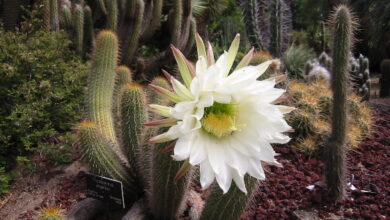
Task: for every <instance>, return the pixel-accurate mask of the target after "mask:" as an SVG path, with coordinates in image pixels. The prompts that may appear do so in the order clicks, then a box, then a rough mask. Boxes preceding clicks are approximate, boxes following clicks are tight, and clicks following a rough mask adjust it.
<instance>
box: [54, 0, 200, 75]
mask: <svg viewBox="0 0 390 220" xmlns="http://www.w3.org/2000/svg"><path fill="white" fill-rule="evenodd" d="M50 1H52V0H50ZM86 3H87V1H85V2H84V1H72V2H70V1H68V0H65V1H62V3H61V7H60V24H61V28H63V29H65V30H67V31H68V32H69V34H70V35H71V36H74V38H73V39H75V40H74V41H75V49H76V51H77V52H78V53H79V54H80V55H81V56H85V54H86V53H88V52H89V51H90V50H89V48H90V47H91V45H93V43H94V30H95V29H99V28H101V27H102V26H104V28H106V29H110V30H112V31H115V32H116V33H117V35H118V37H119V39H120V42H121V57H120V59H119V62H121V63H122V64H125V65H127V66H132V67H134V68H133V69H134V71H135V72H136V73H145V72H146V73H148V72H150V70H156V69H157V68H158V67H161V66H163V65H164V64H167V63H169V62H171V61H172V60H173V59H172V56H171V55H172V53H171V50H170V48H169V45H170V44H173V45H175V46H176V47H177V48H179V49H180V50H182V51H186V52H187V51H188V52H189V51H191V50H192V48H193V45H194V38H193V36H194V35H195V32H196V21H195V19H194V17H193V15H192V7H193V4H192V1H191V0H184V1H183V0H174V1H172V4H171V3H169V4H167V5H166V8H167V9H168V10H163V6H164V4H163V3H164V1H163V0H153V1H146V0H134V1H127V0H126V1H124V0H97V1H96V4H93V5H92V4H91V5H90V6H88V5H87V4H86ZM76 5H80V7H81V9H84V12H83V16H82V17H81V15H82V14H81V11H80V10H78V7H76ZM166 11H167V13H166V14H163V12H164V13H165V12H166ZM92 15H93V16H92ZM162 17H166V18H168V19H167V22H166V24H164V22H165V21H164V20H166V19H161V18H162ZM102 22H103V25H102V24H101V23H102ZM104 22H105V23H104ZM104 24H105V25H104ZM162 24H164V25H162ZM81 30H83V34H81V33H82V32H81ZM153 36H158V38H153ZM81 39H84V40H83V41H80V40H81ZM157 39H158V40H157ZM162 44H164V45H165V46H163V47H161V45H162ZM141 47H143V48H147V49H150V48H153V52H152V53H143V51H145V50H140V51H139V49H140V48H141ZM80 48H83V49H81V50H80ZM150 54H152V55H150Z"/></svg>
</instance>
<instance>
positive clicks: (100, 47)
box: [86, 31, 118, 144]
mask: <svg viewBox="0 0 390 220" xmlns="http://www.w3.org/2000/svg"><path fill="white" fill-rule="evenodd" d="M117 62H118V39H117V37H116V35H115V34H114V33H113V32H110V31H102V32H100V33H99V35H98V36H97V38H96V48H95V51H94V56H93V59H92V64H91V73H90V75H89V79H88V80H89V86H88V92H87V100H86V101H87V108H88V118H89V119H90V120H92V121H93V122H95V123H96V124H97V125H98V126H99V128H100V129H101V130H102V133H103V135H105V136H106V138H107V139H108V140H109V141H111V142H113V143H115V144H116V143H117V142H118V141H117V137H116V134H115V129H114V119H113V115H112V103H113V100H112V99H113V91H114V86H115V68H116V66H117Z"/></svg>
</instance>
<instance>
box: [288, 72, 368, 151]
mask: <svg viewBox="0 0 390 220" xmlns="http://www.w3.org/2000/svg"><path fill="white" fill-rule="evenodd" d="M287 88H288V94H289V96H291V99H289V100H288V105H293V106H296V107H297V110H296V111H294V112H293V113H292V114H291V115H289V116H288V118H287V121H288V122H289V124H291V125H292V127H293V128H294V133H293V136H294V141H293V142H291V145H292V146H295V147H297V148H299V149H302V150H303V151H304V152H307V153H310V154H318V153H320V152H322V151H323V149H324V148H326V145H325V144H326V140H327V139H328V138H329V137H330V136H331V117H330V114H331V112H332V110H331V106H332V100H333V98H332V91H331V89H330V88H329V83H328V81H327V80H326V79H322V78H319V79H314V80H313V81H310V82H302V81H297V80H291V81H290V82H289V83H288V85H287ZM347 100H348V101H347V105H348V109H349V110H348V112H349V114H350V115H351V117H352V118H355V119H356V120H353V121H351V122H350V124H349V128H350V129H349V130H348V132H347V138H346V147H347V148H348V149H355V148H357V147H359V144H360V143H361V141H362V140H363V139H364V138H365V137H367V136H368V135H369V134H370V131H371V126H372V119H371V118H372V111H371V110H370V108H369V106H368V105H367V103H363V102H362V97H360V96H359V95H357V94H356V93H354V92H352V93H351V94H349V95H348V98H347ZM313 118H315V119H316V120H312V119H313ZM313 141H314V143H313Z"/></svg>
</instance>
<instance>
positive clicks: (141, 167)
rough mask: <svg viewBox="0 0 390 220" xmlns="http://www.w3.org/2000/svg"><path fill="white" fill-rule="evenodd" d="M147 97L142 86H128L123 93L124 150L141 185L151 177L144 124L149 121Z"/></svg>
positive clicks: (123, 89)
mask: <svg viewBox="0 0 390 220" xmlns="http://www.w3.org/2000/svg"><path fill="white" fill-rule="evenodd" d="M145 106H146V97H145V93H144V92H143V89H142V87H141V85H139V84H135V83H133V84H128V85H126V86H125V87H124V88H122V91H121V120H122V125H121V127H122V138H123V140H122V141H123V148H124V151H125V153H126V156H127V157H128V159H129V162H130V166H131V168H132V170H133V172H134V173H135V174H136V177H137V178H139V180H140V181H141V184H145V183H146V182H147V177H149V176H150V174H149V172H148V171H149V170H148V169H147V168H148V167H150V166H149V165H148V163H149V162H148V161H150V150H149V149H148V147H149V146H148V145H147V144H145V138H144V137H143V136H144V134H145V128H144V126H143V124H144V123H146V122H147V120H148V114H147V111H146V109H145Z"/></svg>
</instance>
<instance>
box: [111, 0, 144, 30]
mask: <svg viewBox="0 0 390 220" xmlns="http://www.w3.org/2000/svg"><path fill="white" fill-rule="evenodd" d="M105 3H106V6H107V24H106V28H107V29H110V30H112V31H116V30H117V26H118V14H119V12H118V1H117V0H106V1H105ZM141 15H142V14H141Z"/></svg>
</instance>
